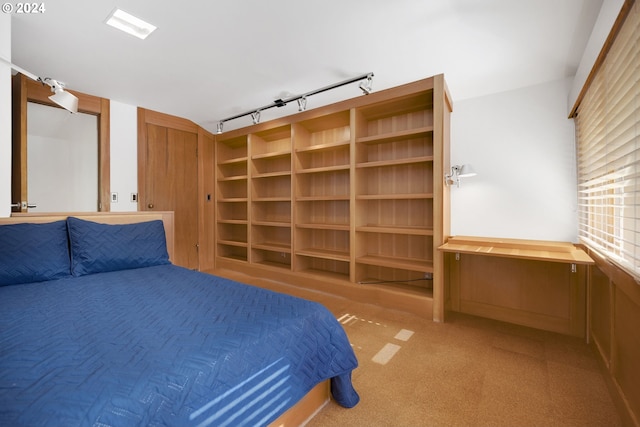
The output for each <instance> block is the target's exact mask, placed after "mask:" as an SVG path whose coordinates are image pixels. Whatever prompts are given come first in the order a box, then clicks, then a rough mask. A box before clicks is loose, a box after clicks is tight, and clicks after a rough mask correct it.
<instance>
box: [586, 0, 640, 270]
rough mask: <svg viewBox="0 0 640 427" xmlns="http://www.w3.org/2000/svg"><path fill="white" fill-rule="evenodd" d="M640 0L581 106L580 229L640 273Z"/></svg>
mask: <svg viewBox="0 0 640 427" xmlns="http://www.w3.org/2000/svg"><path fill="white" fill-rule="evenodd" d="M639 29H640V2H635V3H634V4H633V6H632V7H631V9H630V11H629V14H628V15H627V17H626V20H625V21H624V24H623V25H622V26H621V27H620V31H619V33H618V34H617V36H616V38H615V40H614V41H613V43H612V45H611V48H610V50H609V52H608V53H607V56H606V58H605V59H604V61H603V62H602V64H601V66H600V68H599V69H598V71H597V73H596V74H595V76H594V77H593V80H592V81H591V83H590V85H589V88H588V89H587V91H586V92H585V94H584V97H583V99H582V101H581V103H580V105H579V106H578V108H577V116H576V132H577V141H578V142H577V145H578V147H577V148H578V210H579V212H578V215H579V218H578V227H579V229H578V235H579V237H580V239H581V241H582V242H583V243H585V244H586V245H587V246H589V247H590V248H592V249H594V250H595V251H597V252H599V253H601V254H602V255H604V256H605V257H607V258H608V259H610V260H611V261H613V262H614V263H616V264H618V265H619V266H621V267H622V268H623V269H625V270H627V271H628V272H630V273H631V274H632V275H633V276H634V277H636V279H640V137H639V133H640V30H639Z"/></svg>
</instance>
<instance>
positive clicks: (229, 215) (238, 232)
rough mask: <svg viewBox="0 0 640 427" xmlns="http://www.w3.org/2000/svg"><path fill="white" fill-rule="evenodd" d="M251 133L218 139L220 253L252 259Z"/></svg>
mask: <svg viewBox="0 0 640 427" xmlns="http://www.w3.org/2000/svg"><path fill="white" fill-rule="evenodd" d="M248 159H249V157H248V143H247V136H246V135H242V136H239V137H235V138H232V139H227V140H224V139H222V138H218V139H217V140H216V183H217V185H216V257H224V258H229V259H235V260H240V261H248V259H249V258H248V248H249V240H248V236H249V233H248V226H249V216H248V211H247V207H248V203H249V197H248V182H249V171H248Z"/></svg>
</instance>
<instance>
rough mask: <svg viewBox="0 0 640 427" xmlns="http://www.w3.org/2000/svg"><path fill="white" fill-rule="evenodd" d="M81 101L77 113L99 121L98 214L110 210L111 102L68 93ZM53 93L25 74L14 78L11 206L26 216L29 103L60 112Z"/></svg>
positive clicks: (77, 93) (14, 210) (95, 97)
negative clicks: (52, 95)
mask: <svg viewBox="0 0 640 427" xmlns="http://www.w3.org/2000/svg"><path fill="white" fill-rule="evenodd" d="M69 92H70V93H73V95H75V96H76V97H77V98H78V111H79V112H81V113H87V114H91V115H94V116H97V118H98V211H99V212H109V211H110V210H111V204H110V200H111V199H110V192H111V157H110V150H111V148H110V145H111V144H110V114H109V107H110V104H109V100H108V99H106V98H100V97H97V96H93V95H87V94H84V93H81V92H76V91H71V90H70V91H69ZM49 96H51V90H50V88H49V86H44V85H42V84H40V83H38V82H36V81H34V80H32V79H30V78H28V77H26V76H24V75H23V74H16V75H15V76H13V78H12V154H11V156H12V160H11V202H12V203H20V204H21V206H20V207H19V208H17V209H12V211H13V212H26V211H27V208H26V207H25V206H24V202H27V201H28V200H27V196H28V194H27V103H28V102H34V103H37V104H42V105H48V106H51V107H56V108H60V107H59V106H58V105H56V104H54V103H53V102H52V101H51V100H50V99H49Z"/></svg>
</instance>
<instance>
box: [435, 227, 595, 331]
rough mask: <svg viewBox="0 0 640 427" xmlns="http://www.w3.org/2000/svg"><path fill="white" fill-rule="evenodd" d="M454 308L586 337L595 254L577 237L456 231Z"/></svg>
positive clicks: (451, 275)
mask: <svg viewBox="0 0 640 427" xmlns="http://www.w3.org/2000/svg"><path fill="white" fill-rule="evenodd" d="M440 250H442V251H444V252H445V253H447V267H448V269H447V272H448V274H447V279H448V284H449V294H448V306H449V308H450V309H451V310H453V311H459V312H462V313H468V314H473V315H477V316H482V317H488V318H492V319H496V320H501V321H505V322H511V323H516V324H520V325H525V326H530V327H534V328H538V329H544V330H548V331H553V332H559V333H563V334H568V335H573V336H579V337H584V336H585V331H586V320H585V319H586V297H587V282H588V266H589V265H590V264H592V263H593V261H592V260H591V258H589V256H588V255H587V254H586V253H585V252H584V251H582V250H581V249H579V248H577V247H575V246H574V245H573V244H571V243H565V242H546V241H531V240H517V239H491V238H476V237H452V238H450V239H449V240H448V242H447V243H446V244H444V245H442V246H441V247H440Z"/></svg>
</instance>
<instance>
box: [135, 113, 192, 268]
mask: <svg viewBox="0 0 640 427" xmlns="http://www.w3.org/2000/svg"><path fill="white" fill-rule="evenodd" d="M146 131H147V132H146V135H147V138H146V167H145V177H144V179H145V193H144V200H141V201H140V202H141V208H142V209H143V210H150V211H173V212H174V215H175V251H174V259H173V260H172V261H173V263H174V264H176V265H180V266H182V267H186V268H191V269H198V267H199V265H198V161H197V147H198V135H197V134H196V133H192V132H187V131H183V130H178V129H172V128H167V127H164V126H158V125H154V124H149V123H147V124H146Z"/></svg>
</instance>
